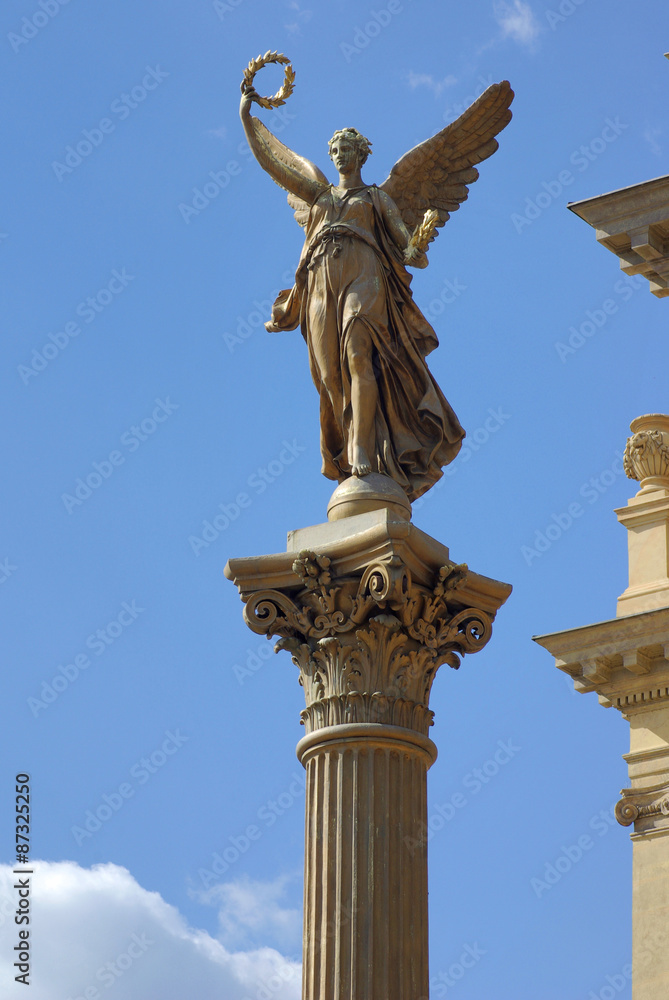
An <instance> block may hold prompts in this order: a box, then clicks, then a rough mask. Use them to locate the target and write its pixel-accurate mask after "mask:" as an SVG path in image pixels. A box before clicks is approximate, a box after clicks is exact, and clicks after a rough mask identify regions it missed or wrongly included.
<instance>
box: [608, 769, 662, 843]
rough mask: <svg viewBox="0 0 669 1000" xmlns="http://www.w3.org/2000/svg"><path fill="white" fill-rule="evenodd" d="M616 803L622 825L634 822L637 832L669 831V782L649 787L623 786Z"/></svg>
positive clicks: (618, 817) (629, 824) (617, 817)
mask: <svg viewBox="0 0 669 1000" xmlns="http://www.w3.org/2000/svg"><path fill="white" fill-rule="evenodd" d="M620 794H621V795H622V798H621V799H620V801H619V802H617V803H616V809H615V813H616V819H617V820H618V822H619V823H620V825H621V826H631V825H632V823H634V833H635V834H640V833H641V834H648V833H660V832H667V833H669V782H664V783H662V784H659V785H651V786H649V787H647V788H623V790H622V791H621V793H620Z"/></svg>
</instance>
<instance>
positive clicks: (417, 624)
mask: <svg viewBox="0 0 669 1000" xmlns="http://www.w3.org/2000/svg"><path fill="white" fill-rule="evenodd" d="M343 523H344V522H338V524H328V525H320V526H318V527H317V528H314V529H303V530H302V531H300V532H296V533H294V535H295V536H297V538H296V539H295V540H296V541H300V540H311V541H312V542H314V543H320V544H318V545H316V544H314V545H313V547H310V548H304V549H299V550H297V551H295V552H291V551H290V550H289V551H288V552H287V553H285V555H284V554H282V555H281V556H267V557H261V559H260V560H258V559H256V560H244V559H235V560H231V561H230V563H229V565H228V568H227V570H226V572H227V573H228V576H230V577H231V578H232V579H234V581H235V583H236V584H237V586H238V587H239V589H240V593H241V595H242V599H243V600H244V601H245V608H244V618H245V620H246V623H247V625H248V626H249V628H251V629H252V630H253V631H254V632H256V633H258V634H260V635H267V636H268V637H269V636H278V637H279V641H278V642H277V644H276V646H275V649H276V650H277V651H278V650H281V649H285V650H288V651H289V652H290V653H291V655H292V658H293V662H294V663H295V664H296V666H297V667H298V668H299V670H300V683H301V684H302V686H303V688H304V694H305V700H306V708H305V710H304V711H303V712H302V721H303V723H304V725H305V728H306V732H307V733H311V732H313V731H314V730H317V729H321V728H323V727H329V726H336V725H345V724H353V723H377V724H378V723H382V724H385V725H389V726H400V727H404V728H407V729H413V730H415V731H417V732H420V733H422V734H424V735H427V732H428V730H429V727H430V726H431V725H432V717H433V713H432V712H431V711H430V708H429V697H430V689H431V687H432V682H433V680H434V677H435V674H436V672H437V669H438V668H439V666H441V664H443V663H447V664H448V665H449V666H451V667H454V668H456V669H457V667H459V666H460V658H461V657H462V656H464V655H465V654H466V653H475V652H478V650H480V649H482V648H483V647H484V646H485V645H486V643H487V642H488V640H489V639H490V636H491V634H492V622H493V619H494V617H495V613H496V611H497V609H498V608H499V606H500V605H501V604H502V603H503V601H504V600H506V597H507V596H508V594H509V592H510V589H511V588H510V587H508V586H507V585H506V584H501V583H498V582H497V581H494V580H489V579H487V578H486V577H481V576H479V575H478V574H476V573H471V572H470V571H469V570H468V568H467V566H466V565H464V564H462V565H456V564H454V563H453V562H452V561H451V560H450V558H449V556H448V550H447V549H445V548H444V547H443V546H442V545H440V544H439V543H438V542H436V541H435V540H434V539H430V538H429V536H428V535H425V534H424V533H423V532H421V531H419V530H418V529H417V528H415V526H413V525H411V524H409V523H407V522H406V521H405V520H402V519H399V518H395V519H393V515H392V514H390V513H389V512H388V511H385V510H384V511H376V512H373V513H369V514H362V515H358V516H356V517H352V518H348V519H346V527H347V528H348V529H349V530H348V532H345V531H344V530H343V529H342V528H341V527H340V525H341V524H343ZM310 530H311V536H310V535H309V531H310ZM263 558H264V559H266V560H267V569H268V571H269V574H268V575H266V579H267V581H268V582H269V581H270V580H272V581H276V582H277V583H278V582H279V581H280V582H281V585H280V586H277V585H275V586H270V587H267V586H262V582H263V580H262V579H261V578H262V575H263V574H262V573H261V572H259V570H260V569H261V567H260V562H261V560H262V559H263ZM250 577H253V579H252V580H251V579H250Z"/></svg>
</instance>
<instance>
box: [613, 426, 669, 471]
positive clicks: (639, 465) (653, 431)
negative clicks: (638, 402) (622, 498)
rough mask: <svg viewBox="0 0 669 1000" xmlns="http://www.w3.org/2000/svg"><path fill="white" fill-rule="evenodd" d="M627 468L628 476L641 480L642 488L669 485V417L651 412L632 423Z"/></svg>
mask: <svg viewBox="0 0 669 1000" xmlns="http://www.w3.org/2000/svg"><path fill="white" fill-rule="evenodd" d="M630 430H631V431H633V432H634V433H633V435H632V437H630V438H628V439H627V446H626V447H625V455H624V457H623V467H624V469H625V474H626V475H627V477H628V479H636V480H638V481H640V482H641V488H642V490H644V489H646V490H647V489H649V488H650V489H652V488H657V487H658V486H667V485H669V416H666V415H665V414H663V413H649V414H646V415H645V416H643V417H637V418H636V420H633V421H632V423H631V425H630Z"/></svg>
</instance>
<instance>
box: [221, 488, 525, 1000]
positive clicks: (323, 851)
mask: <svg viewBox="0 0 669 1000" xmlns="http://www.w3.org/2000/svg"><path fill="white" fill-rule="evenodd" d="M226 574H227V575H228V577H229V578H230V579H232V580H234V582H235V583H236V585H237V586H238V588H239V591H240V594H241V597H242V600H244V602H245V609H244V617H245V620H246V622H247V624H248V625H249V627H250V628H251V629H252V630H253V631H254V632H257V633H259V634H265V635H267V636H271V635H274V636H278V637H279V641H278V642H277V644H276V647H275V648H276V649H285V650H288V651H289V652H290V653H291V655H292V658H293V662H294V664H295V665H296V666H297V667H298V669H299V679H300V683H301V684H302V686H303V688H304V694H305V700H306V707H305V709H304V711H303V712H302V722H303V724H304V727H305V736H304V737H303V738H302V739H301V740H300V742H299V744H298V747H297V754H298V757H299V759H300V761H301V762H302V764H303V765H304V767H305V768H306V771H307V801H306V825H305V842H306V852H305V881H304V953H303V991H302V995H303V998H304V1000H427V997H428V994H429V969H428V925H427V841H426V838H425V830H426V829H427V771H428V768H429V767H430V766H431V764H432V763H433V762H434V760H435V759H436V756H437V750H436V747H435V745H434V743H433V742H432V740H430V739H429V737H428V735H427V734H428V732H429V728H430V726H431V725H432V716H433V713H432V712H431V711H430V709H429V696H430V688H431V686H432V682H433V680H434V677H435V674H436V672H437V669H438V668H439V666H440V665H441V664H444V663H447V664H448V665H449V666H451V667H454V668H457V667H458V666H459V664H460V657H461V656H462V655H463V654H465V653H473V652H476V651H477V650H478V649H481V648H482V647H483V646H484V645H485V644H486V643H487V642H488V640H489V638H490V635H491V631H492V621H493V619H494V616H495V613H496V612H497V610H498V608H499V607H500V605H501V604H502V603H503V602H504V601H505V600H506V598H507V596H508V594H509V593H510V590H511V588H510V587H509V586H508V585H506V584H502V583H499V582H497V581H495V580H489V579H488V578H486V577H482V576H479V575H478V574H476V573H472V572H470V571H469V570H468V569H467V567H466V566H465V565H455V564H453V563H452V562H451V560H450V557H449V552H448V549H447V548H445V547H444V546H443V545H441V544H440V543H439V542H437V541H435V540H434V539H433V538H430V537H429V536H428V535H426V534H424V533H423V532H421V531H419V530H418V529H417V528H416V527H415V526H414V525H412V524H411V523H409V522H408V521H407V520H406V517H405V516H403V514H401V513H397V512H396V511H392V510H391V509H389V508H387V507H385V508H382V509H380V510H376V511H372V512H368V513H363V514H357V515H352V516H346V517H344V518H343V519H342V520H337V521H333V522H332V523H329V524H324V525H318V526H316V527H313V528H305V529H302V530H299V531H295V532H291V533H290V535H289V538H288V550H287V552H285V553H278V554H276V555H269V556H260V557H258V558H256V559H232V560H230V562H229V563H228V566H227V568H226Z"/></svg>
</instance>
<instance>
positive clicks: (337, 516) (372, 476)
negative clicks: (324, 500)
mask: <svg viewBox="0 0 669 1000" xmlns="http://www.w3.org/2000/svg"><path fill="white" fill-rule="evenodd" d="M384 507H387V508H388V510H390V511H392V513H393V514H396V515H397V516H398V517H401V518H402V519H403V520H405V521H410V520H411V504H410V503H409V499H408V497H407V495H406V493H405V492H404V490H403V489H402V487H401V486H400V485H399V484H398V483H396V482H395V480H394V479H391V478H390V476H384V475H383V474H382V473H380V472H370V473H369V475H367V476H350V477H349V478H348V479H344V480H342V482H341V483H340V484H339V486H338V487H337V489H336V490H335V491H334V493H333V494H332V496H331V497H330V502H329V503H328V521H340V520H341V519H342V518H344V517H352V516H354V515H355V514H368V513H370V511H373V510H382V509H383V508H384Z"/></svg>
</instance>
